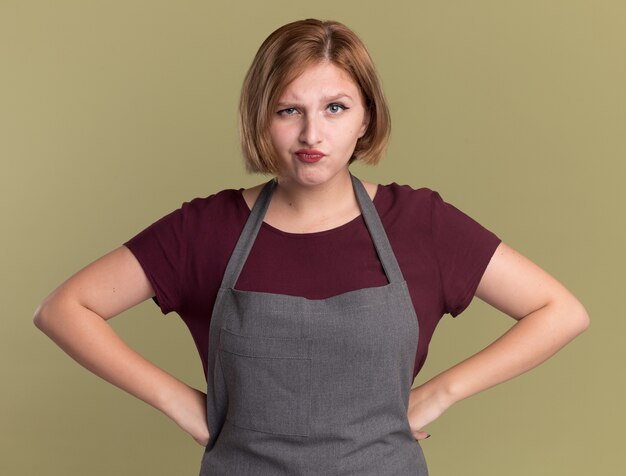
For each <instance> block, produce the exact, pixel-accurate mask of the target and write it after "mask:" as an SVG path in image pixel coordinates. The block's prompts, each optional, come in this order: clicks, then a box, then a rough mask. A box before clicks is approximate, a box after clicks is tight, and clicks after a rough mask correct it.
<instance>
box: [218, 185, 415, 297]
mask: <svg viewBox="0 0 626 476" xmlns="http://www.w3.org/2000/svg"><path fill="white" fill-rule="evenodd" d="M350 178H351V179H352V185H353V188H354V192H355V195H356V198H357V202H358V203H359V207H360V208H361V213H362V216H363V219H364V220H365V225H366V226H367V229H368V230H369V233H370V236H371V237H372V241H373V243H374V247H375V248H376V253H377V254H378V258H379V259H380V262H381V263H382V266H383V270H384V271H385V274H386V275H387V280H388V281H389V282H390V283H398V282H401V281H404V277H403V276H402V271H401V270H400V266H399V265H398V261H397V260H396V257H395V255H394V254H393V250H392V249H391V244H390V243H389V239H388V238H387V234H386V233H385V229H384V228H383V224H382V223H381V221H380V217H379V216H378V212H377V211H376V207H375V206H374V203H373V202H372V200H371V199H370V197H369V195H368V194H367V191H366V190H365V187H363V184H362V183H361V181H360V180H359V179H357V178H356V177H355V176H354V175H352V173H350ZM276 183H277V182H276V179H275V178H273V179H272V180H270V181H269V182H267V183H266V184H265V185H264V186H263V188H262V189H261V193H260V194H259V196H258V197H257V199H256V202H254V206H253V207H252V210H251V212H250V216H249V217H248V220H247V221H246V224H245V225H244V227H243V230H242V232H241V235H240V236H239V240H238V241H237V244H236V245H235V249H234V250H233V253H232V255H231V257H230V260H229V261H228V265H227V266H226V271H225V272H224V278H223V279H222V285H221V288H223V289H230V288H233V287H234V286H235V283H236V282H237V279H239V274H240V273H241V270H242V269H243V265H244V264H245V262H246V260H247V259H248V255H249V254H250V250H251V249H252V245H253V244H254V241H255V239H256V236H257V234H258V232H259V229H260V228H261V225H262V224H263V218H265V213H266V212H267V208H268V206H269V204H270V200H271V198H272V194H273V193H274V189H275V188H276Z"/></svg>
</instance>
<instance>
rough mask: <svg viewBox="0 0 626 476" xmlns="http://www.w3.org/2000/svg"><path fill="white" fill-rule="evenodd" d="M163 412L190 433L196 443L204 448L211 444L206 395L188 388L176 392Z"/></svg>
mask: <svg viewBox="0 0 626 476" xmlns="http://www.w3.org/2000/svg"><path fill="white" fill-rule="evenodd" d="M163 412H164V413H165V414H166V415H167V416H168V417H170V418H171V419H172V420H174V422H175V423H176V424H177V425H178V426H179V427H181V428H182V429H183V430H184V431H186V432H187V433H189V434H190V435H191V437H192V438H193V439H194V440H195V441H196V443H198V444H200V445H202V446H206V445H207V444H208V443H209V428H208V423H207V414H206V394H205V393H203V392H201V391H200V390H197V389H195V388H192V387H189V386H186V388H185V389H184V390H181V391H178V392H176V395H175V396H174V398H172V399H171V401H170V402H168V403H167V404H166V405H165V407H164V410H163Z"/></svg>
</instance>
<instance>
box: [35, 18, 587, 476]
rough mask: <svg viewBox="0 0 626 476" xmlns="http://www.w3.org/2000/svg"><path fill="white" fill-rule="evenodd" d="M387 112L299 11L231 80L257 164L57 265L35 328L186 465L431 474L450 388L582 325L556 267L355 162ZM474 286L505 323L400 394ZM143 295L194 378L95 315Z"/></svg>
mask: <svg viewBox="0 0 626 476" xmlns="http://www.w3.org/2000/svg"><path fill="white" fill-rule="evenodd" d="M389 129H390V119H389V113H388V110H387V105H386V103H385V99H384V95H383V93H382V90H381V87H380V83H379V81H378V78H377V76H376V73H375V70H374V66H373V64H372V62H371V59H370V57H369V55H368V53H367V51H366V49H365V47H364V45H363V44H362V42H361V41H360V40H359V38H358V37H357V36H356V35H355V34H354V33H353V32H352V31H351V30H349V29H348V28H347V27H345V26H344V25H342V24H340V23H337V22H321V21H318V20H305V21H298V22H294V23H290V24H287V25H284V26H283V27H281V28H279V29H278V30H276V31H275V32H273V33H272V34H271V35H270V36H269V37H268V38H267V39H266V40H265V42H264V43H263V44H262V45H261V47H260V49H259V51H258V52H257V55H256V57H255V59H254V61H253V63H252V66H251V67H250V70H249V72H248V75H247V77H246V79H245V82H244V85H243V89H242V95H241V102H240V131H241V139H242V147H243V152H244V155H245V158H246V160H247V168H248V170H249V171H252V172H260V173H264V174H271V175H272V176H273V178H272V180H270V181H268V182H266V183H263V184H261V185H258V186H256V187H253V188H250V189H245V190H244V189H240V190H223V191H221V192H219V193H216V194H214V195H211V196H209V197H206V198H196V199H194V200H191V201H190V202H186V203H185V204H183V206H182V207H181V208H180V209H178V210H175V211H174V212H172V213H170V214H169V215H167V216H165V217H163V218H162V219H161V220H159V221H157V222H156V223H154V224H152V225H151V226H149V227H148V228H146V229H145V230H144V231H142V232H141V233H139V234H138V235H137V236H135V237H133V238H132V239H131V240H129V241H128V242H126V243H125V244H124V246H121V247H119V248H117V249H115V250H113V251H111V252H110V253H109V254H107V255H105V256H103V257H102V258H100V259H99V260H97V261H95V262H94V263H92V264H90V265H89V266H87V267H85V268H84V269H82V270H81V271H79V272H78V273H76V274H75V275H74V276H72V277H71V278H69V279H68V280H67V281H66V282H65V283H63V284H62V285H61V286H60V287H59V288H58V289H56V290H55V291H54V292H53V293H52V294H51V295H50V296H48V297H47V298H46V299H45V300H44V302H43V303H42V304H41V306H40V307H39V308H38V309H37V311H36V314H35V318H34V319H35V324H36V325H37V327H39V328H40V329H41V330H43V331H44V332H45V333H46V334H47V335H48V336H50V337H51V338H52V339H53V340H54V341H55V342H56V343H57V344H58V345H59V346H61V347H62V348H63V349H64V350H65V351H66V352H67V353H68V354H69V355H70V356H72V357H73V358H74V359H76V360H77V361H78V362H79V363H80V364H81V365H83V366H85V367H87V368H88V369H89V370H91V371H92V372H94V373H95V374H97V375H99V376H100V377H102V378H104V379H106V380H108V381H109V382H111V383H112V384H114V385H116V386H118V387H120V388H122V389H124V390H126V391H127V392H129V393H131V394H132V395H135V396H136V397H138V398H140V399H142V400H144V401H145V402H147V403H149V404H150V405H153V406H154V407H156V408H158V409H159V410H161V411H163V412H164V413H165V414H166V415H168V416H169V417H170V418H171V419H172V420H174V422H176V423H177V424H178V425H179V426H180V427H181V428H182V429H183V430H184V431H186V432H188V433H189V434H190V435H191V436H192V437H193V438H194V439H195V440H196V441H197V442H198V443H199V444H201V445H203V446H204V447H205V449H204V454H203V458H202V463H201V469H200V474H201V475H222V474H223V475H232V474H237V475H247V474H254V475H272V476H275V475H281V474H286V475H287V474H332V475H344V474H345V475H354V474H359V475H383V474H384V475H407V474H418V475H425V474H427V469H426V463H425V460H424V456H423V453H422V451H421V448H420V444H419V440H422V439H424V438H427V437H428V436H429V435H428V434H427V433H426V432H425V431H424V428H425V427H426V426H427V425H428V424H429V423H430V422H432V421H433V420H435V419H436V418H438V417H439V416H440V415H441V414H442V413H444V412H445V411H446V409H447V408H449V407H450V406H451V405H453V404H454V403H456V402H458V401H459V400H462V399H464V398H467V397H469V396H470V395H473V394H475V393H477V392H480V391H482V390H484V389H486V388H489V387H491V386H493V385H496V384H498V383H500V382H503V381H505V380H507V379H510V378H512V377H514V376H516V375H519V374H521V373H522V372H525V371H527V370H529V369H531V368H532V367H534V366H536V365H538V364H539V363H541V362H542V361H544V360H545V359H547V358H548V357H550V356H551V355H553V354H554V353H555V352H557V351H558V350H559V349H560V348H561V347H563V346H564V345H565V344H567V343H568V342H569V341H570V340H572V339H573V338H574V337H575V336H576V335H578V334H579V333H581V332H582V331H583V330H584V329H585V328H586V327H587V326H588V316H587V313H586V311H585V309H584V308H583V306H582V305H581V304H580V303H579V302H578V300H577V299H576V298H575V297H574V296H572V294H570V293H569V292H568V290H567V289H565V288H564V287H563V286H562V285H561V284H560V283H559V282H557V281H556V280H555V279H554V278H552V277H551V276H549V275H548V274H547V273H546V272H544V271H543V270H541V269H540V268H539V267H537V266H536V265H535V264H533V263H532V262H530V261H529V260H528V259H526V258H524V257H523V256H521V255H520V254H519V253H517V252H515V251H514V250H513V249H511V248H510V247H508V246H507V245H505V244H504V243H502V242H501V240H500V239H499V238H498V237H497V236H496V235H495V234H493V233H492V232H491V231H489V230H486V229H485V228H484V227H482V226H481V225H480V224H478V223H477V222H475V221H474V220H472V219H471V218H470V217H468V216H467V215H465V214H463V213H462V212H460V211H459V210H458V209H456V208H455V207H453V206H452V205H450V204H448V203H446V202H444V201H443V200H442V199H441V197H440V196H439V195H438V194H437V193H436V192H433V191H432V190H429V189H427V188H420V189H413V188H411V187H409V186H403V185H398V184H396V183H393V184H390V185H377V184H373V183H366V182H362V181H360V180H359V179H357V178H356V177H354V176H353V175H352V174H351V173H350V170H349V165H350V164H351V163H352V162H353V161H354V160H362V161H364V162H366V163H370V164H374V163H376V162H377V161H378V160H379V159H380V158H381V156H382V154H383V152H384V150H385V147H386V144H387V139H388V136H389ZM474 295H476V296H478V297H480V298H481V299H482V300H484V301H485V302H487V303H489V304H490V305H492V306H494V307H496V308H497V309H499V310H501V311H502V312H504V313H506V314H508V315H509V316H511V317H513V318H514V319H516V320H517V322H516V323H515V325H514V326H512V327H511V329H510V330H509V331H508V332H506V333H505V334H504V335H503V336H502V337H500V338H499V339H498V340H497V341H495V342H494V343H493V344H491V345H490V346H488V347H487V348H485V349H484V350H482V351H481V352H479V353H477V354H476V355H474V356H471V357H469V358H468V359H467V360H464V361H463V362H461V363H459V364H457V365H455V366H454V367H452V368H450V369H448V370H446V371H445V372H443V373H441V374H440V375H438V376H436V377H434V378H433V379H431V380H429V381H427V382H425V383H424V384H422V385H421V386H419V387H417V388H415V389H413V390H411V384H412V382H413V380H414V378H415V376H416V374H417V372H418V371H419V369H420V368H421V367H422V365H423V363H424V360H425V358H426V351H427V347H428V342H429V341H430V338H431V336H432V333H433V331H434V328H435V326H436V324H437V322H438V320H439V319H440V318H441V317H442V315H443V314H445V313H450V314H452V315H453V316H456V315H458V314H459V313H461V312H462V311H463V310H464V309H465V308H466V307H467V306H468V305H469V303H470V301H471V300H472V297H473V296H474ZM149 298H153V299H154V300H155V302H156V303H157V304H158V305H159V306H160V308H161V310H162V312H163V313H168V312H171V311H176V312H177V313H178V314H180V316H181V317H182V318H183V319H184V320H185V322H186V324H187V325H188V327H189V329H190V331H191V333H192V335H193V338H194V340H195V342H196V345H197V347H198V351H199V354H200V356H201V359H202V363H203V365H204V368H205V371H206V376H207V392H206V394H205V393H204V392H202V391H200V390H197V389H194V388H191V387H189V386H188V385H186V384H185V383H183V382H181V381H180V380H178V379H177V378H176V377H174V376H172V375H170V374H168V373H166V372H164V371H163V370H161V369H159V368H158V367H156V366H155V365H153V364H152V363H150V362H148V361H146V360H145V359H143V358H142V357H141V356H140V355H138V354H137V353H136V352H135V351H133V350H132V349H130V348H129V347H128V346H127V345H126V344H125V343H123V342H122V341H121V340H120V339H119V338H118V336H117V335H116V334H115V333H114V332H113V330H112V329H111V327H110V326H109V325H108V324H107V322H106V320H107V319H109V318H111V317H113V316H115V315H117V314H119V313H121V312H122V311H124V310H126V309H128V308H130V307H132V306H135V305H137V304H139V303H141V302H142V301H145V300H147V299H149Z"/></svg>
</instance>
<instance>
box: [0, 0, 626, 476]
mask: <svg viewBox="0 0 626 476" xmlns="http://www.w3.org/2000/svg"><path fill="white" fill-rule="evenodd" d="M306 17H317V18H322V19H336V20H339V21H342V22H344V23H346V24H347V25H348V26H350V27H352V28H353V29H354V30H355V31H356V32H357V33H358V34H359V35H360V36H361V37H362V38H363V40H364V41H365V43H366V45H367V46H368V48H369V49H370V52H371V54H372V56H373V58H374V60H375V62H376V64H377V67H378V70H379V72H380V76H381V78H382V82H383V85H384V88H385V91H386V94H387V97H388V99H389V103H390V107H391V111H392V117H393V132H392V142H391V146H390V148H389V151H388V154H387V157H386V158H385V159H384V160H383V161H382V162H381V164H380V165H379V166H378V167H376V168H365V167H360V166H355V167H353V172H354V173H355V174H356V175H357V176H360V177H362V178H363V179H367V180H370V181H374V182H379V183H389V182H393V181H395V182H398V183H403V184H409V185H411V186H413V187H415V188H417V187H421V186H427V187H430V188H432V189H435V190H437V191H439V192H440V193H441V195H442V196H443V198H444V199H445V200H446V201H448V202H451V203H453V204H455V205H456V206H457V207H458V208H460V209H461V210H463V211H465V212H466V213H468V214H469V215H470V216H472V217H474V218H475V219H476V220H478V221H479V222H481V223H482V224H483V225H485V226H486V227H488V228H490V229H492V230H493V231H494V232H496V233H497V234H498V235H499V236H500V237H501V238H502V239H503V240H504V241H505V242H506V243H508V244H509V245H510V246H512V247H514V248H516V249H517V250H519V251H520V252H522V253H523V254H525V255H526V256H528V257H529V258H530V259H532V260H533V261H535V262H537V263H538V264H540V265H541V266H542V267H544V268H545V269H546V270H547V271H548V272H550V273H551V274H553V275H555V276H556V277H557V278H558V279H559V280H561V281H562V282H563V283H564V284H565V285H566V286H567V287H568V288H569V289H571V290H572V292H573V293H574V294H575V295H577V296H578V297H579V299H580V300H581V301H582V302H583V304H584V305H585V306H586V308H587V310H588V311H589V314H590V316H591V320H592V324H591V328H590V329H589V330H588V331H587V332H586V333H585V334H583V335H582V336H581V337H580V338H578V339H577V340H576V341H574V342H573V343H572V344H571V345H570V346H568V347H566V348H565V349H564V350H563V351H562V352H561V353H559V354H558V355H557V356H556V357H555V358H553V359H552V360H550V361H549V362H547V363H546V364H544V365H543V366H541V367H539V368H538V369H536V370H535V371H533V372H531V373H529V374H526V375H524V376H522V377H520V378H518V379H516V380H514V381H511V382H508V383H506V384H504V385H501V386H499V387H497V388H495V389H492V390H489V391H487V392H484V393H482V394H480V395H477V396H475V397H473V398H471V399H469V400H465V401H463V402H460V403H459V404H457V405H456V406H454V407H453V408H451V409H450V410H449V411H448V412H447V413H446V414H445V415H443V416H442V417H441V418H440V419H439V420H438V421H436V422H434V423H433V424H432V425H430V427H429V431H430V432H431V433H432V435H433V436H432V438H430V439H429V440H428V441H425V442H423V444H422V446H423V448H424V451H425V453H426V457H427V460H428V463H429V466H430V471H431V474H432V475H434V476H442V475H460V474H463V475H465V476H471V475H475V476H484V475H497V476H500V475H507V476H515V475H527V474H533V475H588V474H618V472H619V470H618V469H617V468H618V461H619V462H620V465H621V460H622V458H621V455H622V451H623V448H622V447H623V442H624V437H623V434H624V431H625V429H624V428H625V426H626V425H625V423H626V415H625V405H624V390H626V384H625V382H624V370H623V367H624V365H623V362H624V358H625V357H626V353H625V352H624V350H623V349H624V345H623V341H624V338H625V337H626V325H625V316H624V311H623V301H622V299H623V297H624V294H625V291H624V273H623V270H624V265H625V264H626V263H625V261H626V260H625V253H624V248H623V244H624V242H625V241H626V230H625V225H624V214H625V212H626V207H625V205H626V200H625V199H624V191H623V184H624V179H625V178H626V167H625V165H624V160H625V159H626V145H625V137H626V92H625V85H626V33H625V28H624V25H625V21H626V20H625V19H626V5H625V4H624V3H623V2H620V1H595V2H589V1H580V0H576V1H565V0H562V1H536V0H531V1H517V2H511V1H472V2H464V1H457V2H453V1H440V2H435V1H428V2H427V1H411V2H409V1H406V2H391V1H387V2H376V3H367V2H364V1H363V0H361V1H338V0H333V1H326V0H324V1H321V0H320V1H317V2H294V1H293V0H290V1H273V2H252V1H250V2H232V1H231V2H208V1H206V2H201V1H176V2H174V1H171V2H166V1H148V0H141V1H140V0H124V1H111V2H84V1H78V0H76V1H68V0H62V1H55V2H47V1H27V0H26V1H24V0H22V1H17V0H15V1H7V0H4V1H2V2H0V61H1V65H0V159H1V161H2V163H1V166H2V167H1V171H2V172H1V175H0V177H1V178H0V184H1V187H0V194H1V196H0V211H1V212H2V217H3V224H2V246H1V247H0V253H1V255H0V260H1V262H2V266H1V271H0V273H1V275H0V279H1V281H0V285H1V286H0V289H1V292H2V302H3V303H4V306H3V309H4V315H3V316H2V324H1V325H2V331H1V333H0V338H1V339H2V341H1V346H0V352H1V354H0V375H1V376H2V392H1V393H0V422H1V423H0V448H2V456H1V457H0V474H6V475H43V474H45V475H64V476H67V475H70V476H72V475H112V474H115V475H122V476H124V475H144V474H149V475H153V476H157V475H187V474H189V475H191V474H197V471H198V468H199V464H200V459H201V456H202V450H203V449H202V448H201V447H200V446H198V445H197V444H196V443H195V442H194V441H193V440H192V439H191V437H189V436H188V435H187V434H185V433H183V432H182V431H181V430H179V429H178V428H177V427H176V426H175V424H174V423H173V422H171V421H170V420H169V419H168V418H167V417H166V416H164V415H163V414H161V413H160V412H158V411H156V410H155V409H153V408H152V407H149V406H148V405H146V404H144V403H143V402H141V401H139V400H136V399H134V398H132V397H131V396H129V395H128V394H126V393H124V392H122V391H120V390H118V389H117V388H115V387H113V386H111V385H109V384H107V383H106V382H104V381H102V380H100V379H99V378H97V377H95V376H93V375H92V374H90V373H89V372H87V371H86V370H84V369H83V368H82V367H80V366H79V365H77V364H76V363H75V362H74V361H72V360H71V359H70V358H69V357H67V356H66V355H65V354H64V353H63V352H62V351H61V350H60V349H58V348H57V347H56V346H55V345H54V344H53V343H52V342H51V341H50V340H49V339H48V338H47V337H46V336H45V335H44V334H42V333H41V332H39V331H38V330H37V329H36V328H35V327H34V326H33V324H32V321H31V317H32V314H33V312H34V310H35V308H36V307H37V305H38V304H39V302H40V301H41V300H42V299H43V298H44V297H45V296H46V295H47V294H48V293H49V292H50V291H51V290H52V289H53V288H54V287H56V286H57V285H58V284H59V283H60V282H62V281H63V280H64V279H66V278H67V277H68V276H70V275H71V274H72V273H74V272H75V271H77V270H78V269H80V268H81V267H83V266H85V265H86V264H88V263H89V262H91V261H93V260H95V259H96V258H98V257H99V256H101V255H103V254H105V253H106V252H108V251H109V250H111V249H113V248H115V247H117V246H119V245H120V244H121V243H123V242H124V241H126V240H127V239H128V238H130V237H131V236H133V235H135V234H136V233H137V232H139V231H140V230H141V229H143V228H144V227H146V226H148V225H149V224H150V223H152V222H153V221H155V220H157V219H158V218H160V217H161V216H163V215H165V214H166V213H168V212H170V211H171V210H173V209H175V208H178V207H179V206H180V205H181V203H182V202H184V201H188V200H190V199H191V198H193V197H196V196H207V195H210V194H212V193H215V192H216V191H219V190H221V189H224V188H239V187H247V186H251V185H253V184H256V183H259V182H261V181H264V180H266V178H265V177H263V176H253V175H246V174H245V172H244V169H243V163H242V159H241V155H240V153H239V149H238V141H237V131H236V106H237V101H238V95H239V88H240V85H241V82H242V79H243V76H244V74H245V71H246V70H247V68H248V66H249V64H250V62H251V60H252V57H253V55H254V53H255V51H256V49H257V48H258V46H259V45H260V43H261V41H262V40H263V39H264V38H265V37H266V36H267V35H268V34H269V33H270V32H271V31H273V30H274V29H275V28H277V27H278V26H280V25H282V24H283V23H286V22H289V21H293V20H296V19H301V18H306ZM110 322H111V325H112V326H113V327H114V328H115V329H116V331H117V332H119V333H120V334H121V335H122V337H123V338H124V339H125V340H126V341H127V342H128V343H129V344H130V345H131V346H133V347H134V348H136V349H137V350H138V351H139V352H141V353H142V354H143V355H145V356H146V357H147V358H148V359H150V360H152V361H154V362H155V363H156V364H158V365H160V366H161V367H163V368H164V369H166V370H167V371H169V372H171V373H173V374H175V375H176V376H178V377H179V378H181V379H183V380H185V381H186V382H188V383H189V384H191V385H195V386H197V387H199V388H203V384H204V376H203V374H202V366H201V363H200V360H199V359H198V356H197V354H196V351H195V347H194V345H193V343H192V340H191V337H190V335H189V333H188V331H187V329H186V327H185V326H184V325H183V323H182V321H181V320H180V319H179V318H178V317H177V316H176V315H174V314H171V315H169V316H168V318H167V319H165V318H162V317H161V315H160V312H159V311H158V308H157V307H156V306H155V305H154V304H153V303H152V302H146V303H143V304H141V305H139V306H137V307H136V308H134V309H132V310H131V311H129V312H126V313H124V314H123V315H122V316H119V317H117V318H115V319H113V320H112V321H110ZM512 322H513V321H512V320H511V319H509V318H508V317H507V316H505V315H503V314H500V313H498V312H496V311H495V310H493V309H491V308H489V307H488V306H487V305H485V304H484V303H482V302H480V301H479V300H476V301H475V302H474V303H473V304H472V306H471V307H470V309H468V310H467V311H466V312H465V313H464V314H463V315H462V316H461V317H459V318H458V319H456V320H453V319H451V318H450V316H446V317H444V319H443V320H442V322H441V324H440V327H439V328H438V330H437V332H436V333H435V337H434V340H433V342H432V345H431V353H430V357H429V360H428V362H427V364H426V367H425V368H424V370H423V372H422V373H421V374H420V375H419V376H418V378H417V381H416V383H419V382H422V381H423V380H425V379H427V378H428V377H430V376H432V375H434V374H435V373H437V372H439V371H441V370H443V369H445V368H447V367H449V366H450V365H452V364H454V363H456V362H457V361H459V360H460V359H463V358H464V357H466V356H468V355H470V354H471V353H473V352H475V351H477V350H479V349H481V348H482V347H483V346H485V345H487V344H488V343H489V342H490V341H492V340H493V339H495V338H496V337H497V336H498V335H499V334H501V333H502V332H503V331H504V330H505V329H506V328H507V327H508V326H509V325H511V323H512Z"/></svg>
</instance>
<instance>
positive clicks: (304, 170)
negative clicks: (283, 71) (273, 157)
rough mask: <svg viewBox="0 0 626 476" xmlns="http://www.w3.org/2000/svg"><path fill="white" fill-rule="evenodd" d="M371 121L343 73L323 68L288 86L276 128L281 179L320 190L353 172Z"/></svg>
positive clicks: (276, 116)
mask: <svg viewBox="0 0 626 476" xmlns="http://www.w3.org/2000/svg"><path fill="white" fill-rule="evenodd" d="M367 121H368V115H367V114H366V111H365V105H364V103H363V98H362V96H361V92H360V90H359V87H358V86H357V85H356V83H355V82H354V81H353V80H352V78H350V76H349V75H348V74H347V73H346V72H344V71H343V70H342V69H341V68H339V67H337V66H335V65H334V64H332V63H328V62H323V63H319V64H316V65H314V66H311V67H309V68H307V69H306V70H305V71H304V72H303V73H302V74H301V75H300V76H298V77H297V78H296V79H295V80H294V81H293V82H291V83H290V84H288V85H287V87H286V88H285V90H284V91H283V92H282V94H281V95H280V97H279V101H278V106H277V107H276V109H275V111H274V112H273V117H272V119H271V122H270V136H271V140H272V144H273V146H274V148H275V150H276V152H277V153H278V158H279V168H280V172H279V174H278V175H279V177H280V178H281V179H282V180H283V181H288V182H294V184H295V183H297V184H300V185H318V184H322V183H325V182H327V181H329V180H331V179H332V178H334V177H336V176H337V175H338V174H339V173H341V172H347V168H348V161H349V160H350V157H351V156H352V152H353V151H354V148H355V146H356V142H357V140H358V139H359V138H360V137H362V136H363V134H365V130H366V129H367Z"/></svg>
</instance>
